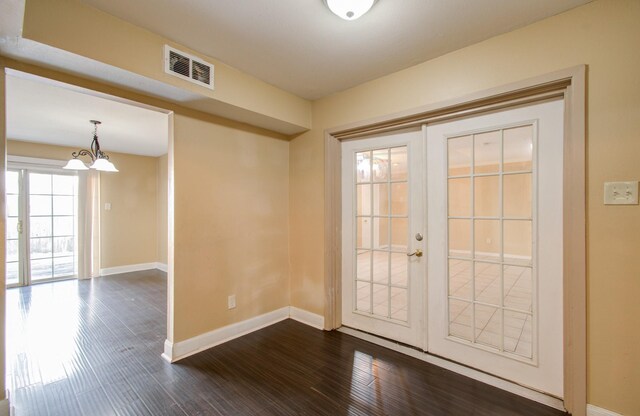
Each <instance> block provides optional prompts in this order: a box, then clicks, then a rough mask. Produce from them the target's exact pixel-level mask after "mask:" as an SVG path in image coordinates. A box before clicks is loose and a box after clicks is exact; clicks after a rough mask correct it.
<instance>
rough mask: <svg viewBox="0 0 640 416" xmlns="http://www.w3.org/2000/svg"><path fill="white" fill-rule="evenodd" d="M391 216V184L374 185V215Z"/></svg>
mask: <svg viewBox="0 0 640 416" xmlns="http://www.w3.org/2000/svg"><path fill="white" fill-rule="evenodd" d="M388 214H389V184H386V183H376V184H374V185H373V215H388Z"/></svg>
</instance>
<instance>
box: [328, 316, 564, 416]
mask: <svg viewBox="0 0 640 416" xmlns="http://www.w3.org/2000/svg"><path fill="white" fill-rule="evenodd" d="M338 331H340V332H343V333H345V334H348V335H351V336H354V337H357V338H360V339H363V340H365V341H369V342H371V343H373V344H376V345H380V346H382V347H385V348H389V349H390V350H394V351H398V352H401V353H403V354H406V355H409V356H411V357H414V358H417V359H419V360H422V361H425V362H428V363H430V364H433V365H437V366H438V367H442V368H445V369H447V370H450V371H453V372H454V373H458V374H462V375H463V376H466V377H469V378H472V379H474V380H478V381H480V382H482V383H485V384H488V385H490V386H493V387H497V388H499V389H502V390H506V391H508V392H510V393H513V394H517V395H518V396H522V397H525V398H527V399H530V400H533V401H536V402H538V403H542V404H544V405H547V406H549V407H553V408H554V409H558V410H561V411H564V410H565V408H564V404H563V402H562V400H560V399H558V398H555V397H551V396H548V395H546V394H544V393H540V392H538V391H535V390H531V389H528V388H526V387H523V386H521V385H519V384H515V383H511V382H510V381H507V380H504V379H501V378H499V377H494V376H492V375H490V374H487V373H483V372H481V371H478V370H474V369H473V368H469V367H466V366H463V365H461V364H457V363H454V362H452V361H448V360H445V359H442V358H439V357H436V356H434V355H431V354H428V353H425V352H422V351H418V350H416V349H413V348H410V347H406V346H404V345H401V344H397V343H395V342H392V341H389V340H386V339H383V338H379V337H376V336H375V335H371V334H367V333H365V332H361V331H357V330H355V329H351V328H346V327H341V328H338Z"/></svg>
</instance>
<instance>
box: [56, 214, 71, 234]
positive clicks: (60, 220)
mask: <svg viewBox="0 0 640 416" xmlns="http://www.w3.org/2000/svg"><path fill="white" fill-rule="evenodd" d="M73 221H74V218H73V217H67V216H64V217H53V232H54V234H55V235H57V236H72V235H73Z"/></svg>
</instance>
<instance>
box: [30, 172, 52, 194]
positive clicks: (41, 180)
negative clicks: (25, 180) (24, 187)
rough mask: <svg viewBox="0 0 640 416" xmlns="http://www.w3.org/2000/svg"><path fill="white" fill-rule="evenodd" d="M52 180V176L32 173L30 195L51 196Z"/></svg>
mask: <svg viewBox="0 0 640 416" xmlns="http://www.w3.org/2000/svg"><path fill="white" fill-rule="evenodd" d="M51 180H52V179H51V175H48V174H44V173H30V174H29V193H30V194H31V195H51Z"/></svg>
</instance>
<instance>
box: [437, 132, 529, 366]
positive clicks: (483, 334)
mask: <svg viewBox="0 0 640 416" xmlns="http://www.w3.org/2000/svg"><path fill="white" fill-rule="evenodd" d="M536 134H537V125H536V122H526V123H520V124H517V125H508V126H500V127H496V128H492V129H486V130H482V131H477V132H473V133H470V134H464V135H462V134H458V135H454V136H450V137H447V139H446V146H445V149H446V160H447V175H446V178H447V179H446V180H447V187H446V189H447V227H446V228H447V246H448V251H447V264H446V268H445V270H446V278H447V299H448V301H447V314H448V333H447V335H448V338H449V339H452V340H455V341H459V342H464V343H468V344H471V345H472V346H474V347H477V348H480V349H483V350H488V351H491V352H496V353H499V354H502V355H504V356H507V357H510V358H515V359H518V360H521V361H524V362H527V363H532V364H534V363H535V361H536V359H537V358H536V348H535V347H536V342H537V341H536V331H535V329H536V315H537V312H536V307H535V306H536V303H535V290H536V274H535V247H536V244H535V238H534V236H535V229H536V228H535V227H536V225H535V224H536V218H535V216H536V215H535V214H536V212H535V201H534V197H535V192H536V181H535V177H536V175H535V168H536V158H535V154H536Z"/></svg>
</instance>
